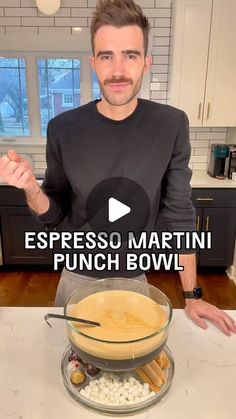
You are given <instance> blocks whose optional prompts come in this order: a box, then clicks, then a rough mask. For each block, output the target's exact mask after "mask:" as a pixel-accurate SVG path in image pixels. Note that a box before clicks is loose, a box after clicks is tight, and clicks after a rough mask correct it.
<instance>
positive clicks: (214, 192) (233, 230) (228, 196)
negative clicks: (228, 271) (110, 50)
mask: <svg viewBox="0 0 236 419" xmlns="http://www.w3.org/2000/svg"><path fill="white" fill-rule="evenodd" d="M192 201H193V203H194V205H195V207H196V228H197V230H198V231H210V232H211V235H212V247H211V249H200V250H198V252H197V260H198V266H202V267H203V266H206V267H207V266H222V267H223V266H229V265H231V264H232V262H233V255H234V246H235V236H236V189H221V188H219V189H218V188H216V189H215V188H214V189H212V188H201V189H193V190H192Z"/></svg>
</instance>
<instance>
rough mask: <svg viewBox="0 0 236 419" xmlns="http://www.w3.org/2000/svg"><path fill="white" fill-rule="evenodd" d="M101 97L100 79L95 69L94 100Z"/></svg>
mask: <svg viewBox="0 0 236 419" xmlns="http://www.w3.org/2000/svg"><path fill="white" fill-rule="evenodd" d="M100 97H101V92H100V87H99V84H98V79H97V76H96V73H95V71H93V73H92V98H93V100H95V99H100Z"/></svg>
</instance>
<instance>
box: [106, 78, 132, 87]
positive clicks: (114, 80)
mask: <svg viewBox="0 0 236 419" xmlns="http://www.w3.org/2000/svg"><path fill="white" fill-rule="evenodd" d="M112 83H114V84H116V83H127V84H131V85H132V84H133V80H132V79H129V78H126V77H123V76H120V77H112V78H111V79H106V80H105V81H104V86H107V85H108V84H112Z"/></svg>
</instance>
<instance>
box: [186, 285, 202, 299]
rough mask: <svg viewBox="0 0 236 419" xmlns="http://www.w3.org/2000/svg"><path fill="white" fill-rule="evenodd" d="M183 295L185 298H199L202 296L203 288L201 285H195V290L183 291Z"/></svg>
mask: <svg viewBox="0 0 236 419" xmlns="http://www.w3.org/2000/svg"><path fill="white" fill-rule="evenodd" d="M183 296H184V298H194V299H195V300H199V298H202V289H201V288H200V287H195V288H194V289H193V291H183Z"/></svg>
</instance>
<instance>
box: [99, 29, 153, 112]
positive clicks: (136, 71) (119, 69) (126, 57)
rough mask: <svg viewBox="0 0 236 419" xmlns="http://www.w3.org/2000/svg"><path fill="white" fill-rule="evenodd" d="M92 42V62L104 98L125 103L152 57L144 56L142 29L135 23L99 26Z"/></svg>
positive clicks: (147, 67)
mask: <svg viewBox="0 0 236 419" xmlns="http://www.w3.org/2000/svg"><path fill="white" fill-rule="evenodd" d="M94 44H95V51H94V57H91V65H92V68H93V69H94V70H95V72H96V74H97V78H98V83H99V86H100V90H101V93H102V95H103V97H104V99H105V100H106V101H107V102H108V103H109V104H110V105H113V106H121V105H126V104H127V103H129V102H130V101H131V100H132V99H133V98H135V97H136V96H137V94H138V92H139V90H140V87H141V83H142V78H143V74H144V73H146V72H147V70H148V69H149V67H150V64H151V58H150V57H146V58H145V57H144V45H143V34H142V30H141V29H140V28H139V26H136V25H134V26H123V27H121V28H116V27H114V26H110V25H107V26H102V27H101V28H99V29H98V30H97V32H96V34H95V38H94Z"/></svg>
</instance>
